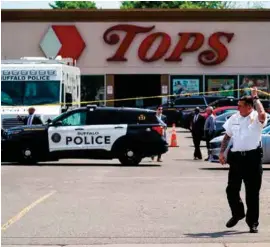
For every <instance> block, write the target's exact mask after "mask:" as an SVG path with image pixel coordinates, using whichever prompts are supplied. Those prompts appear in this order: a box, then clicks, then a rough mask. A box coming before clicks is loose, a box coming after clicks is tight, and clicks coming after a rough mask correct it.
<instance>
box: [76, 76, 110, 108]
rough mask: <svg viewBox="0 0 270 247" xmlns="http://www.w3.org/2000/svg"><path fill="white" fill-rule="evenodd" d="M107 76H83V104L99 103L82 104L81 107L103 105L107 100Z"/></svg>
mask: <svg viewBox="0 0 270 247" xmlns="http://www.w3.org/2000/svg"><path fill="white" fill-rule="evenodd" d="M104 85H105V76H104V75H82V76H81V102H90V101H99V102H94V103H82V104H81V105H82V106H83V105H87V104H94V105H103V104H104V100H105V87H104Z"/></svg>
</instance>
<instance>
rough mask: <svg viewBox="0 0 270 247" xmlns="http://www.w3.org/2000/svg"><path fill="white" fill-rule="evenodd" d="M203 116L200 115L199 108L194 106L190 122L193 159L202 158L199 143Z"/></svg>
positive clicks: (201, 135)
mask: <svg viewBox="0 0 270 247" xmlns="http://www.w3.org/2000/svg"><path fill="white" fill-rule="evenodd" d="M204 122H205V121H204V117H203V116H201V115H200V108H199V107H196V109H195V111H194V117H193V119H192V124H191V133H192V138H193V144H194V147H195V150H194V160H196V159H199V160H201V159H202V153H201V150H200V143H201V140H202V137H203V131H204V130H203V128H204Z"/></svg>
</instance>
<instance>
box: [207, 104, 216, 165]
mask: <svg viewBox="0 0 270 247" xmlns="http://www.w3.org/2000/svg"><path fill="white" fill-rule="evenodd" d="M206 113H207V119H206V121H205V124H204V136H205V141H206V147H207V153H208V157H207V158H206V159H205V161H207V160H209V156H210V141H211V140H212V139H213V137H214V134H215V130H216V124H215V116H214V114H213V107H212V106H209V107H207V109H206Z"/></svg>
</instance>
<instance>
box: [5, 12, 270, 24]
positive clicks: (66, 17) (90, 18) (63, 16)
mask: <svg viewBox="0 0 270 247" xmlns="http://www.w3.org/2000/svg"><path fill="white" fill-rule="evenodd" d="M1 14H2V22H75V21H76V22H123V21H134V22H148V21H149V22H150V21H154V22H178V21H188V22H197V21H206V22H218V21H221V22H236V21H237V22H263V21H270V9H259V10H257V9H256V10H254V9H237V10H231V9H230V10H228V9H226V10H215V9H207V10H205V9H196V10H192V9H128V10H119V9H117V10H109V9H106V10H95V9H94V10H93V9H89V10H82V9H72V10H54V9H24V10H17V9H16V10H15V9H4V10H1Z"/></svg>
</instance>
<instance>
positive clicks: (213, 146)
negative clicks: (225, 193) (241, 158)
mask: <svg viewBox="0 0 270 247" xmlns="http://www.w3.org/2000/svg"><path fill="white" fill-rule="evenodd" d="M223 138H224V135H221V136H218V137H216V138H214V139H212V140H211V141H210V159H209V161H211V162H219V153H220V147H221V142H222V140H223ZM231 145H232V139H231V140H230V142H229V144H228V147H227V149H226V151H225V152H224V154H225V156H227V154H228V150H229V148H230V147H231ZM262 147H263V164H270V125H268V126H267V127H265V128H264V129H263V130H262Z"/></svg>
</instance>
